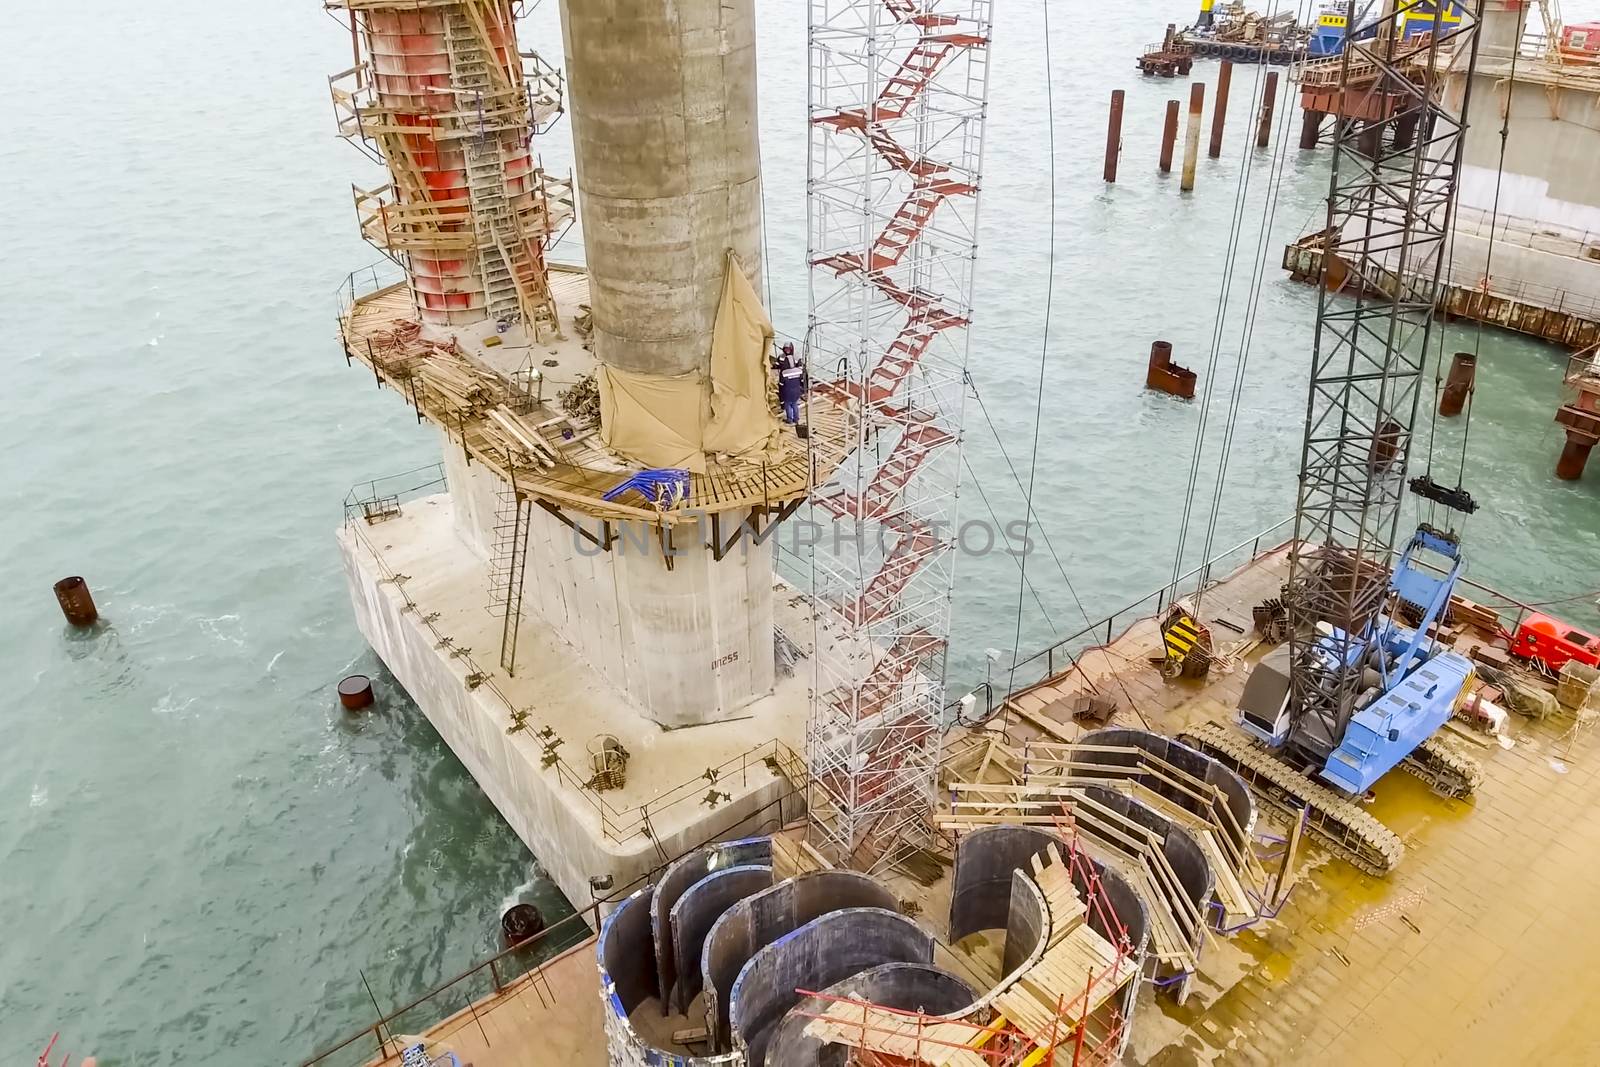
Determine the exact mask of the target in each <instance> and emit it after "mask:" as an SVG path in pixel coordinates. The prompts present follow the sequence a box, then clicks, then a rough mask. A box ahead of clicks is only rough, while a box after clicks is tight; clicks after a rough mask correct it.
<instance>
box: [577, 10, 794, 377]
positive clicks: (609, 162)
mask: <svg viewBox="0 0 1600 1067" xmlns="http://www.w3.org/2000/svg"><path fill="white" fill-rule="evenodd" d="M561 22H562V27H563V36H564V38H565V41H566V59H567V87H568V92H567V110H568V112H569V113H570V114H571V121H572V141H573V146H574V149H575V152H576V162H577V181H578V196H579V201H578V202H579V207H580V209H581V211H582V219H583V241H584V251H585V254H586V258H587V260H588V266H589V293H590V306H591V307H592V309H593V312H594V343H595V348H594V351H595V356H596V357H597V358H598V359H599V360H600V361H601V362H602V363H605V364H607V365H608V366H613V367H617V368H619V369H621V370H628V371H637V372H644V373H651V374H662V375H678V374H686V373H690V372H696V371H698V372H704V371H705V370H706V369H707V367H708V366H709V360H710V352H711V331H712V328H713V326H714V325H715V322H716V313H717V302H718V298H719V296H720V294H721V291H722V274H723V268H724V265H725V261H726V252H727V250H728V249H729V248H732V249H733V250H734V252H736V253H737V254H738V256H739V259H740V261H741V262H742V263H743V264H744V268H745V271H746V272H747V273H748V274H749V276H750V279H751V282H752V283H753V284H754V285H755V287H756V291H757V292H760V291H761V280H762V279H761V275H762V270H763V269H764V268H763V263H762V258H761V163H760V159H761V155H760V145H759V140H758V131H757V125H756V123H757V119H756V51H755V43H756V42H755V4H754V0H675V2H673V3H670V4H663V3H661V0H561Z"/></svg>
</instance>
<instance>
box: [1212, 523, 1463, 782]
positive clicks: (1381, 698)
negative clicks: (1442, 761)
mask: <svg viewBox="0 0 1600 1067" xmlns="http://www.w3.org/2000/svg"><path fill="white" fill-rule="evenodd" d="M1424 551H1426V552H1430V553H1433V554H1434V555H1437V556H1439V557H1441V558H1442V559H1443V560H1444V566H1443V567H1442V568H1441V570H1440V571H1438V572H1435V571H1425V570H1423V569H1422V568H1421V567H1420V566H1419V565H1418V553H1420V552H1424ZM1463 563H1464V561H1463V559H1462V558H1461V549H1460V546H1459V545H1458V544H1457V543H1456V540H1455V538H1453V537H1451V536H1449V535H1448V534H1445V533H1443V532H1441V531H1439V530H1435V529H1433V528H1432V527H1429V526H1426V525H1424V526H1421V527H1419V528H1418V529H1417V532H1416V533H1415V534H1414V535H1412V538H1411V541H1410V543H1409V544H1408V545H1407V546H1406V550H1405V552H1404V553H1403V554H1402V555H1401V556H1400V562H1399V563H1398V564H1397V565H1396V566H1395V568H1394V573H1393V574H1392V575H1391V576H1390V579H1389V588H1390V591H1391V592H1393V593H1394V594H1395V595H1396V596H1397V597H1398V598H1399V599H1400V600H1401V601H1404V602H1405V603H1407V604H1408V605H1410V606H1411V608H1412V610H1413V612H1414V613H1415V614H1417V615H1419V616H1420V617H1421V621H1420V623H1419V624H1418V625H1417V626H1416V627H1415V628H1413V627H1410V626H1406V625H1404V624H1402V623H1400V622H1399V621H1397V620H1396V619H1394V618H1392V617H1390V616H1387V615H1380V616H1379V617H1378V620H1377V622H1376V623H1375V626H1376V627H1377V632H1376V634H1375V635H1374V638H1373V642H1372V645H1371V654H1370V656H1369V658H1368V660H1367V663H1366V665H1365V674H1366V680H1367V682H1368V683H1369V684H1368V685H1367V686H1366V687H1365V689H1364V691H1363V692H1362V694H1361V696H1360V697H1359V698H1358V699H1357V710H1356V712H1355V714H1354V715H1353V716H1352V717H1351V719H1350V722H1349V724H1348V725H1347V726H1346V727H1345V731H1344V736H1343V737H1342V738H1341V739H1340V741H1339V744H1338V746H1337V747H1336V748H1335V749H1334V750H1333V752H1332V753H1331V754H1330V755H1329V756H1328V759H1327V762H1326V764H1325V765H1324V766H1323V767H1322V770H1321V772H1320V775H1319V776H1320V777H1321V778H1322V779H1323V780H1324V781H1326V782H1328V783H1329V784H1331V785H1333V786H1336V787H1337V788H1339V789H1341V790H1343V791H1344V792H1346V793H1352V794H1355V795H1361V794H1363V793H1365V792H1366V791H1367V790H1368V789H1371V788H1372V786H1373V784H1374V783H1376V782H1377V781H1378V779H1379V778H1382V777H1383V776H1384V775H1385V774H1387V773H1388V772H1389V771H1391V770H1393V769H1394V767H1395V766H1397V765H1398V764H1399V763H1400V761H1401V760H1403V759H1405V758H1406V757H1407V756H1409V755H1410V754H1411V753H1412V752H1413V751H1414V750H1415V749H1416V748H1417V746H1418V745H1420V744H1422V743H1423V742H1424V741H1426V740H1427V739H1428V738H1429V737H1431V736H1433V734H1434V732H1435V731H1436V730H1438V729H1439V728H1440V727H1441V726H1443V725H1444V724H1445V722H1446V721H1447V720H1448V719H1449V718H1450V716H1451V715H1452V714H1454V712H1455V709H1456V706H1457V704H1458V703H1459V702H1460V700H1461V698H1462V696H1463V695H1464V694H1465V693H1467V692H1468V690H1469V689H1470V688H1471V686H1472V682H1473V681H1474V678H1475V671H1474V668H1473V665H1472V661H1471V660H1469V659H1467V658H1466V657H1465V656H1462V655H1460V654H1459V653H1456V652H1453V651H1451V650H1449V649H1447V648H1445V647H1444V646H1442V645H1440V644H1439V643H1438V642H1436V641H1433V640H1431V639H1429V638H1428V637H1427V632H1428V629H1429V627H1431V626H1432V625H1433V624H1434V623H1435V622H1437V621H1438V620H1439V619H1440V618H1441V617H1442V616H1443V614H1444V611H1445V608H1446V607H1447V606H1448V605H1449V603H1450V594H1451V592H1452V591H1453V590H1454V588H1455V584H1456V579H1457V578H1458V577H1459V576H1460V574H1461V569H1462V566H1463ZM1342 643H1343V642H1338V641H1336V640H1334V639H1332V638H1324V639H1322V641H1321V642H1320V644H1321V646H1322V648H1323V650H1324V651H1325V652H1326V653H1327V655H1328V656H1329V657H1330V658H1331V657H1332V656H1333V655H1334V654H1335V653H1334V651H1333V650H1334V649H1335V648H1336V647H1337V646H1338V644H1342ZM1355 647H1356V648H1357V649H1359V648H1360V647H1361V645H1360V643H1357V644H1356V645H1355ZM1290 670H1291V663H1290V658H1289V649H1288V647H1287V646H1282V647H1279V648H1277V649H1274V650H1273V651H1272V652H1271V653H1269V654H1268V655H1267V656H1266V657H1264V658H1263V659H1262V660H1261V662H1260V663H1259V664H1257V666H1256V668H1255V670H1253V671H1251V673H1250V678H1249V680H1248V681H1246V683H1245V689H1244V693H1243V694H1242V695H1241V697H1240V700H1239V713H1240V725H1241V726H1242V727H1243V728H1244V730H1245V731H1246V732H1247V733H1249V734H1251V735H1252V736H1254V737H1256V738H1257V739H1259V740H1261V741H1263V742H1265V743H1266V744H1268V745H1271V746H1272V747H1274V748H1276V747H1278V746H1280V745H1282V744H1283V743H1284V742H1285V741H1286V740H1288V737H1289V733H1290V731H1291V730H1292V729H1293V722H1292V719H1293V716H1292V715H1291V714H1290V708H1289V695H1290V685H1289V678H1290Z"/></svg>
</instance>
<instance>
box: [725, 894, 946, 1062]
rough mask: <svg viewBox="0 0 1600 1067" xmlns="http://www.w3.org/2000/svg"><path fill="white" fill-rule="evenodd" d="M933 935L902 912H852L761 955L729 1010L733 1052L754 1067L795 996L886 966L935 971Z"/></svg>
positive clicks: (817, 923) (815, 923)
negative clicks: (923, 967) (925, 967)
mask: <svg viewBox="0 0 1600 1067" xmlns="http://www.w3.org/2000/svg"><path fill="white" fill-rule="evenodd" d="M932 960H933V935H932V934H930V933H928V932H927V931H926V930H924V929H923V928H922V927H920V926H918V925H917V923H916V922H915V921H914V920H912V919H909V918H907V917H906V916H904V915H901V914H899V913H897V912H893V911H888V910H886V909H883V908H849V909H846V910H844V911H836V912H832V913H831V914H828V915H824V916H822V917H821V918H820V919H814V920H812V921H811V922H809V923H807V924H806V925H804V926H802V927H800V929H798V930H796V931H795V932H794V933H792V934H788V935H786V936H785V937H782V938H780V939H779V940H777V941H775V942H773V943H772V944H770V945H768V946H767V947H766V948H763V949H761V950H760V951H759V952H757V953H756V954H755V955H754V956H753V957H751V959H750V962H749V963H747V964H745V966H744V969H743V970H742V971H740V973H739V977H738V980H737V981H735V982H734V983H733V992H732V994H731V995H730V997H729V1002H728V1018H729V1025H730V1028H731V1030H732V1033H733V1042H734V1047H735V1048H736V1049H743V1050H745V1056H746V1062H748V1063H749V1064H750V1065H751V1067H762V1065H763V1064H765V1063H767V1062H769V1061H768V1059H767V1045H768V1042H769V1041H770V1040H771V1038H772V1036H773V1033H774V1032H775V1031H776V1029H777V1027H778V1024H779V1022H780V1021H781V1020H782V1019H783V1016H784V1014H785V1013H787V1012H788V1011H789V1009H790V1008H792V1007H794V1006H795V1005H796V1004H797V1003H799V1000H800V996H799V994H798V993H796V992H795V991H796V990H797V989H810V990H822V989H826V988H827V987H828V986H830V985H833V984H834V983H835V982H838V981H840V980H842V979H844V978H848V977H849V976H850V975H853V974H857V973H859V972H861V971H864V970H866V969H867V968H869V967H875V966H877V965H878V964H881V963H931V962H932Z"/></svg>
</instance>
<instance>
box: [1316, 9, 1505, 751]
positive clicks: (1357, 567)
mask: <svg viewBox="0 0 1600 1067" xmlns="http://www.w3.org/2000/svg"><path fill="white" fill-rule="evenodd" d="M1482 2H1483V0H1477V3H1476V4H1473V5H1471V10H1468V5H1467V4H1466V3H1462V4H1461V5H1460V10H1461V11H1462V17H1461V20H1460V22H1459V23H1458V24H1457V25H1456V27H1455V28H1453V29H1450V30H1448V31H1447V32H1444V33H1438V34H1433V35H1431V37H1430V38H1429V39H1428V42H1427V45H1426V47H1425V48H1423V49H1421V50H1420V51H1419V50H1417V49H1416V42H1415V41H1412V42H1410V43H1409V44H1408V45H1407V46H1406V47H1404V48H1402V38H1401V33H1400V29H1399V27H1400V25H1401V23H1402V21H1403V20H1404V18H1405V17H1406V13H1407V12H1408V11H1410V10H1411V9H1413V8H1414V7H1417V6H1418V3H1419V0H1401V2H1399V3H1397V4H1394V5H1391V7H1392V10H1390V11H1389V12H1388V13H1387V15H1386V16H1385V18H1384V19H1383V20H1382V21H1381V22H1380V24H1379V30H1378V32H1377V34H1376V36H1374V37H1371V38H1368V39H1365V40H1353V41H1350V42H1349V43H1348V44H1347V46H1346V48H1345V50H1344V54H1343V56H1342V57H1341V59H1340V64H1341V76H1340V84H1341V85H1348V84H1350V83H1351V77H1352V75H1351V71H1352V68H1356V69H1358V70H1360V71H1361V72H1362V81H1363V84H1365V82H1366V79H1367V78H1368V77H1369V76H1370V72H1371V71H1372V70H1374V69H1375V70H1376V72H1377V73H1376V77H1375V80H1374V81H1372V83H1371V88H1370V90H1365V89H1364V90H1363V91H1364V92H1369V93H1370V94H1372V108H1371V109H1370V113H1373V114H1378V115H1382V116H1384V117H1383V118H1379V119H1375V120H1373V121H1370V122H1367V123H1365V125H1364V128H1362V125H1363V124H1362V123H1361V122H1360V121H1358V120H1352V119H1339V120H1338V126H1337V132H1336V136H1335V141H1334V150H1333V173H1332V177H1331V178H1330V182H1329V195H1328V227H1327V230H1326V233H1327V234H1328V235H1329V240H1330V248H1329V254H1327V255H1325V256H1324V257H1323V262H1322V276H1321V281H1322V286H1321V291H1320V294H1319V297H1318V301H1317V332H1316V341H1315V348H1314V350H1313V358H1312V374H1311V387H1310V391H1309V395H1308V397H1307V404H1306V430H1305V441H1304V446H1303V451H1302V455H1301V468H1300V488H1299V501H1298V507H1297V509H1296V522H1295V541H1296V544H1297V548H1296V549H1295V552H1294V555H1293V557H1292V560H1291V573H1290V587H1291V596H1290V598H1289V601H1288V607H1289V615H1290V621H1291V623H1292V636H1291V649H1292V656H1293V672H1292V677H1293V697H1292V703H1291V709H1292V711H1291V715H1292V720H1291V729H1290V736H1289V742H1290V744H1291V745H1292V746H1293V748H1294V750H1295V751H1296V752H1297V753H1298V754H1299V755H1301V756H1303V757H1305V758H1307V759H1310V760H1315V761H1317V762H1321V761H1323V760H1325V759H1326V758H1327V756H1328V755H1329V753H1331V752H1332V751H1333V749H1334V748H1336V747H1337V746H1338V744H1339V742H1340V740H1341V739H1342V738H1343V736H1344V732H1345V728H1346V726H1347V725H1348V724H1349V721H1350V718H1351V716H1352V715H1353V714H1354V712H1355V710H1356V701H1357V699H1358V698H1359V696H1360V695H1361V692H1362V690H1363V688H1364V683H1363V680H1362V675H1363V671H1364V670H1365V668H1366V662H1367V657H1368V653H1369V652H1370V651H1371V646H1372V644H1373V641H1374V639H1375V628H1374V622H1375V619H1376V616H1377V614H1378V612H1379V611H1380V609H1381V608H1382V607H1383V604H1384V601H1385V598H1386V596H1387V593H1388V580H1389V560H1390V557H1391V554H1392V549H1393V546H1394V542H1395V537H1396V534H1397V530H1398V525H1399V519H1400V510H1401V507H1400V505H1401V500H1402V495H1403V493H1404V487H1405V474H1406V465H1407V461H1408V459H1409V457H1410V454H1411V443H1412V429H1413V426H1414V424H1415V421H1416V414H1417V405H1418V399H1419V397H1420V393H1421V390H1420V385H1421V382H1422V379H1423V372H1424V365H1425V364H1426V362H1427V358H1428V351H1429V339H1430V337H1431V335H1432V330H1433V320H1434V309H1435V307H1436V306H1437V303H1438V300H1437V297H1438V292H1439V284H1440V277H1441V273H1442V271H1443V268H1444V266H1445V260H1446V255H1445V253H1446V242H1447V240H1448V238H1449V234H1450V229H1451V213H1452V211H1453V209H1454V205H1455V193H1456V174H1457V171H1458V169H1459V168H1460V165H1461V154H1462V148H1463V142H1464V139H1465V133H1466V114H1467V106H1466V105H1467V101H1466V100H1463V103H1462V108H1461V112H1460V113H1459V114H1453V113H1451V111H1450V110H1448V109H1447V108H1446V107H1445V105H1444V100H1443V97H1444V93H1445V89H1446V85H1447V83H1448V81H1449V75H1450V68H1451V67H1452V66H1455V64H1453V63H1450V62H1448V61H1446V56H1447V55H1453V56H1454V57H1457V58H1460V57H1465V60H1466V64H1467V66H1466V68H1465V70H1466V72H1467V75H1468V78H1467V83H1468V85H1469V86H1470V82H1471V77H1470V75H1471V72H1472V70H1473V69H1474V67H1475V65H1476V60H1477V50H1478V26H1479V18H1480V14H1481V10H1482ZM1357 7H1358V4H1357V3H1356V2H1355V0H1351V2H1350V3H1349V8H1350V16H1351V18H1352V19H1353V18H1354V16H1355V14H1356V8H1357ZM1353 24H1354V23H1353V22H1352V25H1353ZM1468 92H1469V93H1470V88H1469V89H1468ZM1400 131H1406V132H1403V133H1401V132H1400ZM1410 131H1416V132H1417V135H1416V136H1412V135H1410ZM1396 133H1399V136H1390V135H1391V134H1396ZM1322 622H1326V623H1330V624H1331V625H1332V626H1333V628H1334V630H1333V634H1332V635H1331V636H1321V635H1319V633H1318V630H1317V626H1318V623H1322Z"/></svg>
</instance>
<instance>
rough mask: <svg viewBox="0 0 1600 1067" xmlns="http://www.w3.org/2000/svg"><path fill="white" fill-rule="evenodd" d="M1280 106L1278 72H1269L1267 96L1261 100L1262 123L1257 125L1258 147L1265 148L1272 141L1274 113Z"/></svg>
mask: <svg viewBox="0 0 1600 1067" xmlns="http://www.w3.org/2000/svg"><path fill="white" fill-rule="evenodd" d="M1277 104H1278V72H1277V71H1275V70H1273V71H1268V72H1267V88H1266V94H1265V95H1264V96H1263V98H1262V100H1261V121H1260V122H1258V123H1257V124H1256V147H1257V148H1265V147H1267V144H1268V143H1269V142H1270V141H1271V140H1272V112H1273V110H1274V109H1275V108H1276V107H1277Z"/></svg>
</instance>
